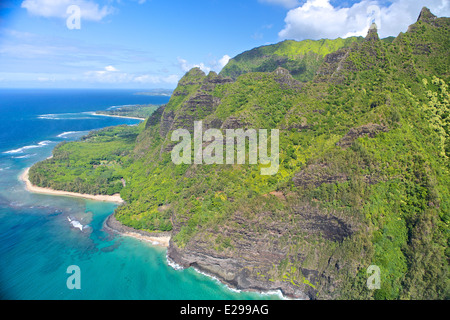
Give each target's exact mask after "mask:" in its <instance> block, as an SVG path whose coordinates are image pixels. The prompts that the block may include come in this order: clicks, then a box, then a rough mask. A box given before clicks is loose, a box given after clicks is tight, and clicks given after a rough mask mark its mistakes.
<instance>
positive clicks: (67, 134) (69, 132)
mask: <svg viewBox="0 0 450 320" xmlns="http://www.w3.org/2000/svg"><path fill="white" fill-rule="evenodd" d="M79 132H83V131H67V132H63V133H61V134H58V135H57V136H56V137H57V138H65V137H66V136H69V135H72V134H75V133H79Z"/></svg>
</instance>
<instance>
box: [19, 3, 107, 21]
mask: <svg viewBox="0 0 450 320" xmlns="http://www.w3.org/2000/svg"><path fill="white" fill-rule="evenodd" d="M71 5H77V6H79V7H80V9H81V19H83V20H89V21H100V20H102V19H103V18H104V17H106V16H107V15H110V14H112V13H113V12H114V8H113V7H111V6H109V5H104V6H102V7H100V6H99V5H98V4H97V3H95V2H94V1H92V0H24V1H23V2H22V5H21V6H22V8H24V9H26V10H27V11H28V12H29V13H30V14H32V15H36V16H41V17H45V18H62V19H66V18H68V17H69V14H68V13H67V8H68V7H69V6H71Z"/></svg>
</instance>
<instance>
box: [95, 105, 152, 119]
mask: <svg viewBox="0 0 450 320" xmlns="http://www.w3.org/2000/svg"><path fill="white" fill-rule="evenodd" d="M158 108H159V106H157V105H152V104H149V105H130V106H121V107H118V108H113V109H110V110H102V111H97V112H96V113H97V114H104V115H107V116H121V117H134V118H142V119H146V118H148V117H150V116H151V115H152V114H153V112H155V110H156V109H158Z"/></svg>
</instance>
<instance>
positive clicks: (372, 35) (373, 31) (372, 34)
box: [366, 22, 380, 40]
mask: <svg viewBox="0 0 450 320" xmlns="http://www.w3.org/2000/svg"><path fill="white" fill-rule="evenodd" d="M366 40H380V38H379V37H378V27H377V24H376V23H375V22H374V23H372V24H371V25H370V28H369V32H368V33H367V36H366Z"/></svg>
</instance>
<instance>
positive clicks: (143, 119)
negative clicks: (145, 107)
mask: <svg viewBox="0 0 450 320" xmlns="http://www.w3.org/2000/svg"><path fill="white" fill-rule="evenodd" d="M93 115H94V116H103V117H113V118H125V119H135V120H141V121H145V120H146V119H145V118H138V117H127V116H116V115H112V114H102V113H97V112H94V113H93Z"/></svg>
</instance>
